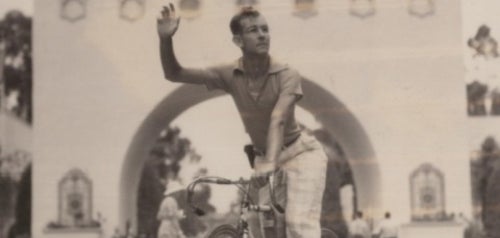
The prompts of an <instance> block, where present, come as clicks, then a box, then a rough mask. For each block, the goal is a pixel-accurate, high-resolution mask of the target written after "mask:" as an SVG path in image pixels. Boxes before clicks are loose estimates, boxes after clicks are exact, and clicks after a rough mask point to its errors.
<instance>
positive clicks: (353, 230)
mask: <svg viewBox="0 0 500 238" xmlns="http://www.w3.org/2000/svg"><path fill="white" fill-rule="evenodd" d="M349 234H350V235H351V238H370V234H371V232H370V226H369V225H368V222H366V221H365V220H364V219H363V212H360V211H358V212H356V214H354V220H353V221H352V222H351V223H350V224H349Z"/></svg>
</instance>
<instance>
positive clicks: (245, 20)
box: [157, 4, 327, 238]
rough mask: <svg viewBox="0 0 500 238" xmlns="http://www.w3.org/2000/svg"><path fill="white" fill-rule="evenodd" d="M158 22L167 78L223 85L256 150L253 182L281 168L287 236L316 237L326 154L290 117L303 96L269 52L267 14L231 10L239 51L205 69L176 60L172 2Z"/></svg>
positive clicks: (293, 75) (296, 76) (295, 79)
mask: <svg viewBox="0 0 500 238" xmlns="http://www.w3.org/2000/svg"><path fill="white" fill-rule="evenodd" d="M157 26H158V34H159V37H160V55H161V61H162V67H163V70H164V73H165V77H166V78H167V79H168V80H170V81H173V82H181V83H191V84H204V85H206V86H207V88H208V89H209V90H212V89H221V90H224V91H226V92H227V93H229V94H230V95H231V96H232V98H233V99H234V102H235V104H236V107H237V108H238V111H239V113H240V116H241V119H242V120H243V124H244V126H245V129H246V132H247V133H248V134H249V136H250V139H251V141H252V143H253V146H254V148H255V154H256V155H257V157H256V159H255V164H254V174H253V176H252V177H253V179H254V181H259V180H263V179H265V178H267V176H269V175H270V174H271V173H273V172H275V171H277V170H278V169H280V170H282V171H284V172H285V174H286V177H287V185H286V186H287V187H286V191H287V194H286V195H287V204H286V207H285V209H286V213H285V220H286V227H287V228H286V233H287V237H288V238H294V237H305V238H314V237H318V238H319V237H320V235H321V228H320V214H321V199H322V197H323V190H324V187H325V177H326V165H327V157H326V155H325V153H324V152H323V149H322V146H321V144H320V143H319V142H318V141H316V139H314V137H312V136H308V135H306V134H304V133H301V132H302V130H301V128H300V127H299V125H298V123H297V122H296V120H295V113H294V112H295V105H296V102H297V101H298V100H299V99H300V98H301V97H302V88H301V83H300V82H301V79H302V77H301V76H300V75H299V74H298V73H297V72H296V71H294V70H292V69H290V68H288V67H287V66H286V65H282V64H279V63H277V62H275V61H273V60H272V59H271V57H270V56H269V46H270V35H269V26H268V25H267V22H266V19H265V18H264V17H263V16H262V15H261V14H260V13H259V12H257V11H256V10H254V9H252V8H248V7H247V8H243V9H242V11H241V12H240V13H239V14H236V15H235V16H234V17H233V18H232V20H231V22H230V29H231V32H232V34H233V38H232V39H233V42H234V44H235V45H236V46H238V47H239V48H240V49H241V51H242V54H243V56H242V57H241V58H240V59H239V60H237V61H236V62H235V63H233V64H229V65H223V66H217V67H212V68H208V69H190V68H184V67H182V66H181V65H180V64H179V62H178V61H177V59H176V57H175V54H174V51H173V43H172V36H173V35H174V34H175V32H176V30H177V28H178V26H179V18H177V17H176V16H175V9H174V6H173V4H170V6H168V7H164V9H163V11H162V12H161V17H160V18H159V19H158V21H157ZM259 194H261V193H259Z"/></svg>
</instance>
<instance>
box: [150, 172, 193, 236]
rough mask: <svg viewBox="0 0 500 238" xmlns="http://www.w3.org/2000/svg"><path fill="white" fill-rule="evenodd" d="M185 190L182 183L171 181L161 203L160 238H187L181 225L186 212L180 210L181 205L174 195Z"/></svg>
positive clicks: (159, 217) (159, 212)
mask: <svg viewBox="0 0 500 238" xmlns="http://www.w3.org/2000/svg"><path fill="white" fill-rule="evenodd" d="M182 189H183V187H182V186H181V184H180V183H178V182H176V181H173V180H172V181H169V182H168V184H167V189H166V191H165V198H164V199H163V201H162V202H161V205H160V209H159V211H158V215H157V218H158V220H160V222H161V223H160V228H159V229H158V238H186V236H185V235H184V233H183V231H182V229H181V226H180V224H179V222H180V220H181V219H184V218H185V215H184V211H183V210H181V209H179V205H178V204H177V201H176V199H175V197H174V196H173V195H174V193H176V192H179V191H181V190H182Z"/></svg>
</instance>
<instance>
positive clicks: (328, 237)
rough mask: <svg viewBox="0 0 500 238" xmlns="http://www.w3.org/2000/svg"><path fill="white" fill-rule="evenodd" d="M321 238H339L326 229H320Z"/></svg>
mask: <svg viewBox="0 0 500 238" xmlns="http://www.w3.org/2000/svg"><path fill="white" fill-rule="evenodd" d="M321 238H339V236H337V234H335V232H333V231H332V230H330V229H328V228H321Z"/></svg>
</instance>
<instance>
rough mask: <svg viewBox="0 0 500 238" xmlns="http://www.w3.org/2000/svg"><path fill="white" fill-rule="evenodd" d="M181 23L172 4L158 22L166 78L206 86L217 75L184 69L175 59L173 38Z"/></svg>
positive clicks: (163, 11)
mask: <svg viewBox="0 0 500 238" xmlns="http://www.w3.org/2000/svg"><path fill="white" fill-rule="evenodd" d="M179 21H180V18H179V17H176V16H175V8H174V5H173V4H172V3H170V4H169V6H165V7H163V10H162V12H161V16H160V17H159V18H158V20H157V29H158V36H159V37H160V57H161V64H162V67H163V72H164V74H165V78H166V79H168V80H170V81H172V82H181V83H194V84H204V83H205V82H206V80H208V79H210V78H213V77H217V75H216V74H215V73H214V72H211V71H209V70H202V69H187V68H183V67H182V66H181V65H180V64H179V62H178V61H177V57H175V53H174V48H173V42H172V37H173V36H174V34H175V32H176V31H177V28H178V27H179Z"/></svg>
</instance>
